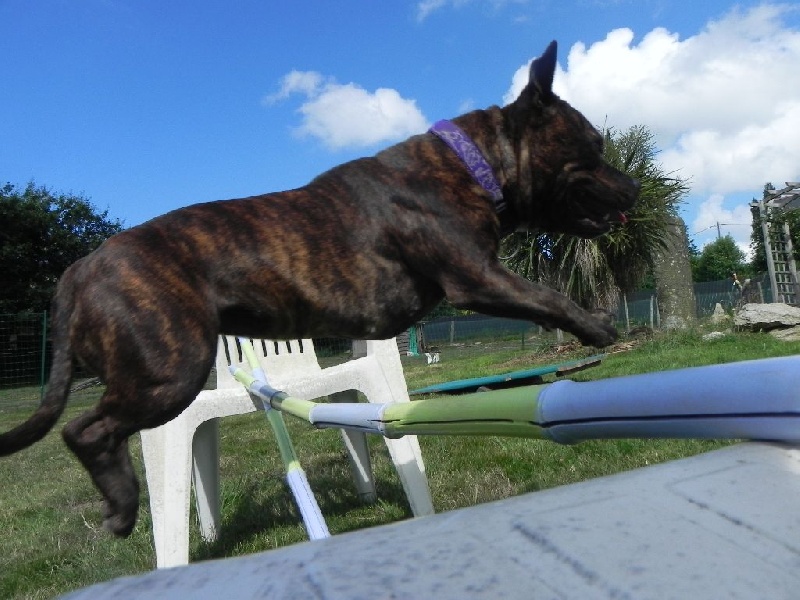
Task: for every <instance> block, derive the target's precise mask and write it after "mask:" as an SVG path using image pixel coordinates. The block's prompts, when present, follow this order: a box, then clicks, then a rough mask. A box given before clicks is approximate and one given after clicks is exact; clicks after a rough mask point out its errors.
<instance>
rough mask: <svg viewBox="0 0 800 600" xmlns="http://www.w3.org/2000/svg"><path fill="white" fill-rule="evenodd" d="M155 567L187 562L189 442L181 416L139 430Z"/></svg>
mask: <svg viewBox="0 0 800 600" xmlns="http://www.w3.org/2000/svg"><path fill="white" fill-rule="evenodd" d="M141 436H142V454H143V456H144V464H145V474H146V477H147V487H148V490H149V493H150V514H151V516H152V520H153V543H154V546H155V551H156V566H157V567H158V568H159V569H163V568H167V567H175V566H179V565H185V564H188V562H189V493H190V483H191V481H190V480H191V473H190V470H191V455H190V453H191V444H190V439H191V438H190V437H189V436H190V433H189V432H187V424H186V422H185V419H182V418H180V417H178V418H176V419H174V420H173V421H171V422H169V423H167V424H166V425H162V426H161V427H158V428H156V429H148V430H144V431H142V432H141Z"/></svg>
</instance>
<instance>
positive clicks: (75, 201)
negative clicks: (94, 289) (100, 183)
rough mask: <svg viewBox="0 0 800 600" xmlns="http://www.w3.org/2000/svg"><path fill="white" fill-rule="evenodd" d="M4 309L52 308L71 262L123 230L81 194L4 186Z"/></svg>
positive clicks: (0, 304)
mask: <svg viewBox="0 0 800 600" xmlns="http://www.w3.org/2000/svg"><path fill="white" fill-rule="evenodd" d="M0 224H2V227H0V313H16V312H25V311H34V312H39V311H42V310H46V309H47V308H48V306H49V303H50V297H51V296H52V294H53V291H54V290H55V284H56V281H57V280H58V278H59V276H60V275H61V273H63V272H64V269H66V268H67V267H68V266H69V265H70V264H72V263H73V262H75V261H76V260H78V259H79V258H81V257H82V256H85V255H86V254H88V253H89V252H91V251H92V250H94V249H95V248H97V246H99V245H100V244H101V243H102V242H103V240H105V239H106V238H108V237H109V236H111V235H113V234H115V233H117V232H119V231H121V230H122V224H121V223H120V222H119V220H116V219H114V220H112V219H110V218H109V216H108V211H103V212H98V211H97V210H96V209H95V208H94V207H93V206H92V204H91V203H90V202H89V201H88V200H86V199H85V198H82V197H80V196H74V195H71V194H54V193H52V192H50V191H49V190H48V189H47V188H45V187H37V186H36V185H35V184H34V183H29V184H28V185H27V187H26V188H25V189H24V190H19V189H17V188H16V187H15V186H14V185H12V184H10V183H7V184H6V185H4V186H3V187H1V188H0Z"/></svg>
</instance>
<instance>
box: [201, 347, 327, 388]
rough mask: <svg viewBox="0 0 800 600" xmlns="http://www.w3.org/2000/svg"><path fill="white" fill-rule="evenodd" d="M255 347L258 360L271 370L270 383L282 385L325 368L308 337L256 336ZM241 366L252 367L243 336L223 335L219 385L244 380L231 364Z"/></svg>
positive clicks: (268, 373) (220, 349)
mask: <svg viewBox="0 0 800 600" xmlns="http://www.w3.org/2000/svg"><path fill="white" fill-rule="evenodd" d="M252 342H253V348H254V349H255V351H256V356H257V357H258V362H259V363H260V364H261V368H263V369H264V372H265V373H266V374H267V378H268V379H269V383H270V384H271V385H274V386H276V387H277V386H279V385H281V384H282V383H285V382H287V381H290V380H292V379H298V378H303V377H308V376H310V375H313V374H314V373H317V372H319V371H321V370H322V369H321V368H320V366H319V362H317V354H316V352H315V351H314V342H312V341H311V340H309V339H305V340H280V341H275V340H264V339H254V340H252ZM230 365H235V366H241V367H243V368H245V369H247V370H248V371H249V370H250V368H249V366H248V364H247V360H246V359H245V358H244V356H243V355H242V348H241V345H240V343H239V340H238V339H237V338H236V337H234V336H230V335H224V336H220V338H219V344H218V346H217V360H216V367H217V388H234V387H237V386H240V385H241V384H240V383H239V382H238V381H236V380H235V379H234V378H233V375H231V373H230V371H229V370H228V367H229V366H230Z"/></svg>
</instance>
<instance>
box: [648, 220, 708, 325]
mask: <svg viewBox="0 0 800 600" xmlns="http://www.w3.org/2000/svg"><path fill="white" fill-rule="evenodd" d="M664 241H665V246H664V247H663V248H658V249H657V250H656V252H655V255H654V259H653V271H654V275H655V280H656V297H657V299H658V310H659V315H660V317H661V326H662V327H663V328H664V329H683V328H685V327H688V326H689V325H691V324H693V323H694V322H695V320H696V317H697V308H696V304H695V298H694V287H693V285H692V267H691V265H690V263H689V239H688V236H687V235H686V226H685V225H684V223H683V220H682V219H681V218H680V217H670V218H669V221H668V226H667V229H666V234H665V237H664Z"/></svg>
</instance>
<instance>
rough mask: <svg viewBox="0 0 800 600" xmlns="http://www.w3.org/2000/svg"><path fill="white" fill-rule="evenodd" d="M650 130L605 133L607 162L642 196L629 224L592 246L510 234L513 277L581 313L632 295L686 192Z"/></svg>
mask: <svg viewBox="0 0 800 600" xmlns="http://www.w3.org/2000/svg"><path fill="white" fill-rule="evenodd" d="M656 154H657V150H656V146H655V141H654V137H653V134H652V133H651V132H650V130H649V129H648V128H647V127H645V126H643V125H638V126H634V127H631V128H629V129H627V130H626V131H622V132H618V131H613V130H607V131H606V132H605V150H604V155H605V158H606V160H607V161H608V163H609V164H611V165H612V166H614V167H616V168H618V169H620V170H622V171H624V172H625V173H628V174H629V175H631V176H632V177H635V178H636V179H638V180H639V183H640V185H641V190H640V194H639V200H638V201H637V203H636V206H635V207H634V208H633V210H632V211H631V212H630V213H629V214H628V222H627V223H626V224H625V225H624V226H622V227H615V228H614V229H613V230H612V231H611V232H609V233H608V234H606V235H604V236H602V237H600V238H596V239H591V240H586V239H583V238H578V237H574V236H568V235H551V234H547V233H529V234H524V233H523V234H520V233H517V234H514V235H512V236H509V237H508V238H506V239H505V240H504V242H503V247H502V252H501V255H504V256H506V257H507V258H506V260H505V262H506V264H507V266H508V267H509V268H510V269H512V270H513V271H515V272H517V273H519V274H520V275H522V276H523V277H526V278H528V279H530V280H532V281H539V282H542V283H545V284H546V285H549V286H551V287H554V288H556V289H559V290H561V291H562V292H564V293H566V294H567V295H568V296H570V297H571V298H572V299H573V300H574V301H575V302H577V303H578V304H581V305H582V306H584V307H593V306H603V307H607V308H611V307H614V306H616V304H617V302H618V298H619V293H620V291H632V290H634V289H636V288H637V287H639V286H640V285H641V284H642V282H644V281H645V279H646V278H647V277H648V274H650V275H651V276H652V268H653V262H654V258H655V255H656V252H657V250H658V249H659V248H663V247H664V246H665V238H666V236H667V235H668V232H669V231H670V226H671V225H670V224H671V223H673V221H674V219H675V218H677V212H678V208H677V207H678V204H679V203H680V201H681V199H682V197H683V196H684V195H685V194H686V192H687V191H688V187H687V185H686V182H685V181H684V180H683V179H680V178H678V177H674V176H672V174H670V173H665V172H664V170H663V168H662V167H661V165H660V163H658V162H657V161H656Z"/></svg>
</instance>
